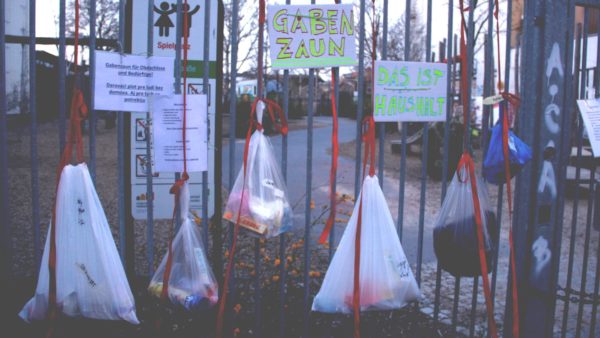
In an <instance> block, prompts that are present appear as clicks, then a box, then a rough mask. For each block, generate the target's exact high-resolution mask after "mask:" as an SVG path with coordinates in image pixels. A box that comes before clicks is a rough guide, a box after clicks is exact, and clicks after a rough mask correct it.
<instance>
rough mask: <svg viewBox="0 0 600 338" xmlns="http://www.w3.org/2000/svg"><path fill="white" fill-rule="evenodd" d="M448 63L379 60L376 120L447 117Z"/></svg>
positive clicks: (377, 65) (439, 119)
mask: <svg viewBox="0 0 600 338" xmlns="http://www.w3.org/2000/svg"><path fill="white" fill-rule="evenodd" d="M446 67H447V66H446V65H445V64H443V63H431V62H408V61H376V62H375V78H374V81H375V88H374V91H375V93H374V94H375V99H374V101H373V117H374V118H375V121H376V122H392V121H393V122H397V121H401V122H429V121H445V120H446V110H447V109H446V107H447V100H448V97H447V94H448V93H447V90H446V79H447V69H446Z"/></svg>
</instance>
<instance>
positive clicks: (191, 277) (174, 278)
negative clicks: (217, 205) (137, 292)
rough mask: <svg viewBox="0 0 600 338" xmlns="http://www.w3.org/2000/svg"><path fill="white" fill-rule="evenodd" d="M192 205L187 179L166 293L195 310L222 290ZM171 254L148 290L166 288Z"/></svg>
mask: <svg viewBox="0 0 600 338" xmlns="http://www.w3.org/2000/svg"><path fill="white" fill-rule="evenodd" d="M189 208H190V191H189V184H188V182H187V181H186V182H185V183H184V184H183V186H182V187H181V195H180V210H181V217H182V224H181V227H179V230H178V231H177V234H176V235H175V238H173V243H172V252H171V254H172V258H171V272H170V276H169V286H168V290H167V295H168V297H169V300H170V301H171V302H172V303H173V304H178V305H181V306H182V307H184V308H185V309H187V310H188V311H192V310H197V309H204V308H208V307H210V306H212V305H214V304H215V303H216V302H217V301H218V299H219V294H218V285H217V282H216V280H215V277H214V275H213V273H212V270H211V268H210V265H209V264H208V259H207V258H206V254H205V251H204V245H203V244H202V236H201V234H200V229H199V228H198V226H197V225H196V224H195V223H194V221H193V219H192V217H191V215H190V214H189ZM168 257H169V254H168V252H167V254H166V255H165V256H164V257H163V259H162V262H161V263H160V265H159V266H158V269H157V270H156V272H155V273H154V276H153V277H152V280H151V281H150V285H149V286H148V291H150V293H151V294H152V295H154V296H156V297H158V298H160V297H161V294H162V291H163V285H164V283H163V278H164V275H165V269H166V267H167V260H168Z"/></svg>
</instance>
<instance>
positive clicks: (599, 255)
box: [589, 45, 600, 338]
mask: <svg viewBox="0 0 600 338" xmlns="http://www.w3.org/2000/svg"><path fill="white" fill-rule="evenodd" d="M598 46H600V45H598ZM599 58H600V56H599ZM596 65H598V64H596ZM595 199H596V205H595V206H594V225H595V226H598V224H600V181H596V186H595ZM598 292H600V241H598V246H597V248H596V275H595V278H594V293H593V294H592V301H593V303H592V321H591V323H590V335H589V337H590V338H593V337H594V336H595V334H596V321H597V320H598V318H596V316H597V314H598V303H599V302H600V297H598Z"/></svg>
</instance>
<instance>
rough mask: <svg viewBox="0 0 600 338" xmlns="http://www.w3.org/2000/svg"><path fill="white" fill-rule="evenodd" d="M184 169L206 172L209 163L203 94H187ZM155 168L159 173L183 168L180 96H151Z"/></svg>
mask: <svg viewBox="0 0 600 338" xmlns="http://www.w3.org/2000/svg"><path fill="white" fill-rule="evenodd" d="M186 105H187V109H186V111H187V113H186V129H185V130H186V135H185V138H186V141H185V147H186V148H185V149H186V158H187V171H188V172H197V171H206V170H207V167H208V166H207V162H208V143H207V138H206V136H207V135H206V133H207V123H206V121H207V116H206V114H207V110H208V105H207V102H206V95H187V104H186ZM153 106H154V112H153V114H152V119H153V123H152V125H153V127H154V134H153V139H154V168H155V170H156V171H158V172H182V171H183V144H184V142H183V95H173V96H171V97H168V96H160V97H157V98H155V99H154V105H153Z"/></svg>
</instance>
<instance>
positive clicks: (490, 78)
mask: <svg viewBox="0 0 600 338" xmlns="http://www.w3.org/2000/svg"><path fill="white" fill-rule="evenodd" d="M493 13H494V0H488V18H487V20H488V27H487V29H488V31H487V39H486V41H485V43H486V49H485V53H486V58H485V74H484V80H483V81H484V83H483V88H484V89H483V90H484V94H483V96H484V97H488V96H490V95H492V94H493V92H494V90H495V89H494V88H495V86H494V83H496V81H495V76H494V41H495V39H494V16H493ZM507 27H510V26H507ZM498 75H500V74H498ZM483 110H484V118H483V119H482V123H481V125H482V128H483V140H482V144H483V154H484V155H483V158H485V156H486V155H487V150H488V149H487V148H488V146H489V140H488V138H489V129H490V127H491V126H492V125H493V124H494V122H495V121H494V108H493V107H492V106H484V107H483ZM481 166H482V170H483V161H482V163H481ZM503 187H504V186H503V185H502V184H499V185H498V198H497V203H496V218H497V221H496V224H502V220H501V219H502V204H503V203H502V202H503V200H502V195H503V194H502V192H503ZM501 228H502V227H500V226H498V227H497V229H496V236H495V238H497V239H498V240H497V241H496V243H494V250H493V251H494V257H493V259H494V265H493V267H492V286H491V289H492V304H494V302H495V300H496V282H497V279H498V252H499V246H500V230H501Z"/></svg>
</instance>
